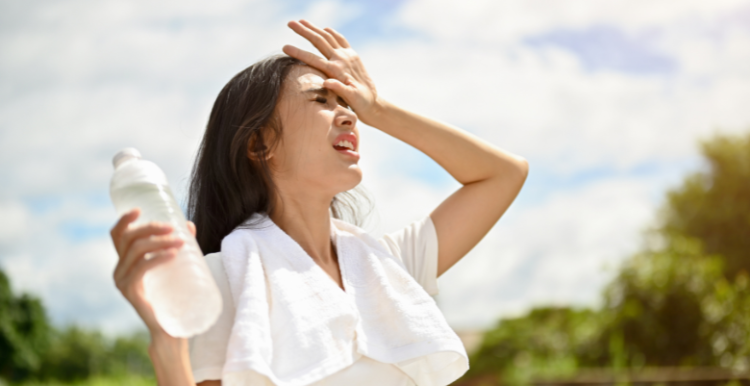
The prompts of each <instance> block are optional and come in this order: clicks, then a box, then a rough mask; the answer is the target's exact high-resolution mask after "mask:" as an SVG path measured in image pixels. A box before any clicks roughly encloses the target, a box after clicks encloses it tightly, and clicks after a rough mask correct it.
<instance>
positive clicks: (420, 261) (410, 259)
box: [378, 216, 438, 296]
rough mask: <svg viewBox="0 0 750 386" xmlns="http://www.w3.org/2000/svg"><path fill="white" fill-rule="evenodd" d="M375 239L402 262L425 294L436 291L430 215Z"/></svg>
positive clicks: (435, 243)
mask: <svg viewBox="0 0 750 386" xmlns="http://www.w3.org/2000/svg"><path fill="white" fill-rule="evenodd" d="M378 241H380V243H381V244H382V245H383V246H385V247H386V248H387V249H388V251H389V252H390V253H391V254H392V255H393V256H395V257H396V258H398V259H400V260H401V261H402V262H403V263H404V266H405V267H406V270H407V271H408V272H409V274H411V276H412V277H413V278H414V280H416V281H417V283H419V284H420V285H421V286H422V287H423V288H424V289H425V291H427V293H428V294H430V295H431V296H435V295H437V293H438V286H437V266H438V239H437V231H436V230H435V224H433V222H432V219H431V218H430V216H427V217H426V218H424V219H422V220H418V221H415V222H413V223H411V224H410V225H409V226H407V227H406V228H404V229H401V230H400V231H398V232H394V233H389V234H387V235H385V236H383V237H382V238H381V239H380V240H378Z"/></svg>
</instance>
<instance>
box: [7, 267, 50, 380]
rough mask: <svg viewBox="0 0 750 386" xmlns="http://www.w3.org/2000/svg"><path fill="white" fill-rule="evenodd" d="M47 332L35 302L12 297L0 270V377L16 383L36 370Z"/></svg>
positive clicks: (8, 285)
mask: <svg viewBox="0 0 750 386" xmlns="http://www.w3.org/2000/svg"><path fill="white" fill-rule="evenodd" d="M49 332H50V328H49V324H48V323H47V315H46V314H45V312H44V308H43V307H42V303H41V302H40V301H39V299H37V298H34V297H32V296H29V295H25V294H24V295H21V296H15V295H14V294H13V292H12V290H11V287H10V280H8V277H7V276H6V275H5V273H4V272H3V271H2V270H0V377H1V378H5V379H8V380H20V379H24V378H27V377H28V376H30V375H31V374H33V373H34V372H36V371H38V370H39V368H40V365H41V362H42V355H41V354H42V353H43V352H44V350H45V349H46V348H47V343H48V340H47V337H48V335H49Z"/></svg>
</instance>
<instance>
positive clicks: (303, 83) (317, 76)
mask: <svg viewBox="0 0 750 386" xmlns="http://www.w3.org/2000/svg"><path fill="white" fill-rule="evenodd" d="M326 79H328V77H327V76H325V74H323V73H322V72H321V71H319V70H316V69H314V68H312V67H308V66H295V67H294V68H293V69H292V70H291V71H289V75H287V79H286V82H285V83H286V86H287V87H291V89H290V91H291V90H296V91H305V90H308V89H310V88H323V82H324V81H325V80H326Z"/></svg>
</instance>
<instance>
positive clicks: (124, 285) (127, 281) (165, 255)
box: [117, 249, 177, 294]
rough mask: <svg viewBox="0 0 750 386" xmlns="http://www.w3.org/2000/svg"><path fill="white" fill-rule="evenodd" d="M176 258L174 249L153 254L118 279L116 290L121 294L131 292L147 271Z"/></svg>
mask: <svg viewBox="0 0 750 386" xmlns="http://www.w3.org/2000/svg"><path fill="white" fill-rule="evenodd" d="M176 256H177V250H176V249H165V250H161V251H159V252H156V253H154V255H153V257H152V258H150V259H148V260H146V259H143V260H141V261H139V262H138V263H137V264H136V265H135V266H134V267H133V269H132V270H130V272H128V274H127V275H125V276H123V277H122V278H120V280H118V281H117V288H118V289H120V291H121V292H123V294H125V293H128V292H129V291H130V290H132V286H133V285H134V284H135V283H136V282H138V281H139V280H141V279H143V275H145V274H146V272H148V270H150V269H153V268H154V267H157V266H159V265H162V264H166V263H168V262H170V261H172V260H174V258H175V257H176Z"/></svg>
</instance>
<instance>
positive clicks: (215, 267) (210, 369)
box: [188, 253, 235, 383]
mask: <svg viewBox="0 0 750 386" xmlns="http://www.w3.org/2000/svg"><path fill="white" fill-rule="evenodd" d="M206 264H207V265H208V268H209V270H210V271H211V274H212V275H213V277H214V280H215V281H216V284H217V286H218V287H219V292H221V300H222V302H223V307H222V309H221V314H220V315H219V319H218V320H217V321H216V323H215V324H214V325H213V326H211V328H209V329H208V331H206V332H204V333H202V334H199V335H196V336H194V337H192V338H190V339H189V340H188V345H189V349H190V366H191V368H192V370H193V378H195V382H196V383H198V382H203V381H205V380H219V379H221V372H222V369H223V367H224V361H225V359H226V352H227V344H228V343H229V335H230V333H231V332H232V325H234V313H235V307H234V299H232V293H231V290H230V288H229V280H228V279H227V274H226V272H225V271H224V264H223V263H222V262H221V255H220V253H211V254H208V255H206Z"/></svg>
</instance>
